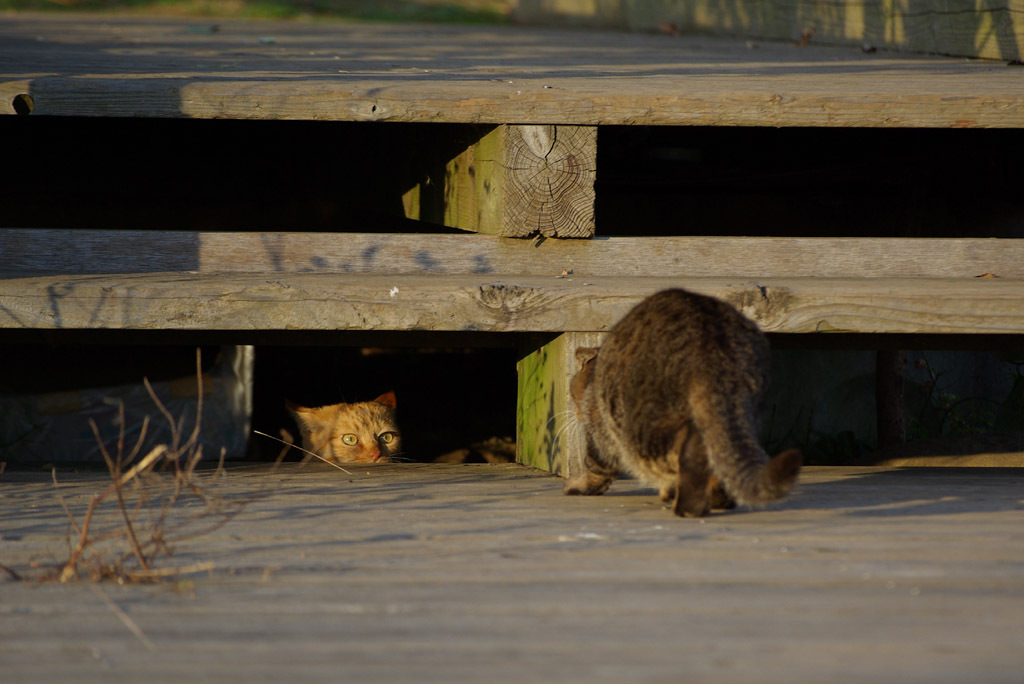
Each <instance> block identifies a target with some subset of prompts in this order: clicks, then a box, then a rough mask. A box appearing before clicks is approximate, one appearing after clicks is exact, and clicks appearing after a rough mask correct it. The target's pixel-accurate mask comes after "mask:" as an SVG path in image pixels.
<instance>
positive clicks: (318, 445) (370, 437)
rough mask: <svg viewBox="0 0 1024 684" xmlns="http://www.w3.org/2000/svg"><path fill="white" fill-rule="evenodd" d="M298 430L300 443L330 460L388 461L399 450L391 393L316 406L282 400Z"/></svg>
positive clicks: (398, 436) (338, 461)
mask: <svg viewBox="0 0 1024 684" xmlns="http://www.w3.org/2000/svg"><path fill="white" fill-rule="evenodd" d="M285 406H287V408H288V411H289V412H290V413H291V414H292V417H293V418H295V423H296V424H297V425H298V426H299V432H300V433H301V434H302V446H303V448H304V449H306V450H308V451H312V452H314V453H315V454H317V455H319V456H320V457H321V458H323V459H324V460H327V461H331V462H333V463H389V462H390V461H391V460H392V457H393V456H394V455H396V454H398V453H399V452H400V450H401V442H402V436H401V433H400V432H399V431H398V424H397V423H396V422H395V406H396V401H395V393H394V392H387V393H386V394H382V395H380V396H379V397H377V398H376V399H374V400H373V401H362V402H357V403H353V404H332V405H330V406H320V407H317V408H307V407H305V406H298V405H297V404H293V403H292V402H290V401H286V402H285Z"/></svg>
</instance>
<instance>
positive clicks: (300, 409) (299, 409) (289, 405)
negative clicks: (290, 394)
mask: <svg viewBox="0 0 1024 684" xmlns="http://www.w3.org/2000/svg"><path fill="white" fill-rule="evenodd" d="M284 407H285V408H286V409H288V410H289V411H290V412H292V413H309V412H310V411H312V410H313V409H309V408H306V407H305V406H299V405H298V404H296V403H295V402H294V401H288V400H287V399H285V400H284Z"/></svg>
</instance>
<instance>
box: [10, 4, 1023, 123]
mask: <svg viewBox="0 0 1024 684" xmlns="http://www.w3.org/2000/svg"><path fill="white" fill-rule="evenodd" d="M190 24H194V21H193V20H176V19H169V18H168V19H150V18H137V17H118V16H111V15H103V16H101V17H93V16H87V15H78V16H76V15H64V14H61V15H60V16H53V15H31V14H24V15H23V14H18V15H9V16H4V17H2V18H0V57H2V63H3V65H4V66H3V67H2V68H0V113H7V114H14V113H15V103H16V102H20V101H23V100H21V99H19V96H23V95H27V96H29V97H31V98H32V101H33V103H34V109H33V113H32V114H31V115H30V116H36V115H54V116H111V117H117V116H122V117H123V116H147V117H192V118H238V119H307V120H308V119H320V120H336V121H410V122H451V123H472V124H505V123H516V124H538V125H552V124H566V125H578V126H595V125H611V124H614V125H702V126H708V125H710V126H720V125H721V126H870V127H969V126H978V127H990V126H996V127H1017V128H1019V127H1024V79H1021V78H1020V74H1019V72H1018V71H1017V70H1016V69H1013V68H1008V67H1006V66H1004V65H1002V64H994V63H990V62H970V61H963V60H956V59H947V58H937V57H924V56H913V55H900V56H897V55H883V54H863V53H862V52H861V51H860V50H859V49H851V48H825V47H815V46H809V47H798V46H794V45H790V44H771V43H763V44H759V45H758V46H757V47H756V48H749V47H748V46H747V45H746V42H745V41H742V40H727V39H716V38H710V37H695V36H686V37H677V36H664V35H661V36H658V35H631V34H622V33H589V32H572V31H558V30H550V29H547V30H542V29H531V30H524V29H518V28H514V27H478V26H474V27H450V26H429V27H424V26H402V25H382V24H368V23H359V24H356V23H353V24H346V23H334V24H304V23H298V22H292V23H285V22H252V23H245V22H235V21H218V22H217V25H218V27H219V30H218V31H217V32H208V33H198V32H195V31H190V30H189V25H190ZM262 37H272V38H273V42H272V43H269V42H262V43H261V42H260V39H261V38H262ZM469 56H471V57H469Z"/></svg>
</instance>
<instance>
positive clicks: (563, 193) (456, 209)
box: [421, 125, 597, 238]
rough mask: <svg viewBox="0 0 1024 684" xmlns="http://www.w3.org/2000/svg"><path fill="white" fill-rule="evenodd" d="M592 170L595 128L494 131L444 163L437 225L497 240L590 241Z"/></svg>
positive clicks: (501, 128)
mask: <svg viewBox="0 0 1024 684" xmlns="http://www.w3.org/2000/svg"><path fill="white" fill-rule="evenodd" d="M596 170H597V128H596V127H594V126H509V125H502V126H497V127H496V128H494V129H493V130H491V131H489V132H488V133H486V134H485V135H483V136H482V137H481V138H480V139H479V140H478V141H477V142H476V143H475V144H472V145H470V146H469V147H468V148H467V149H466V150H465V151H463V152H462V153H461V154H459V155H458V156H457V157H456V158H455V159H453V160H451V161H450V162H449V163H448V164H447V166H446V169H445V178H444V193H443V194H444V199H443V202H444V219H443V221H444V225H446V226H451V227H453V228H461V229H463V230H467V231H472V232H475V233H485V234H488V235H500V236H503V237H518V238H525V237H532V236H534V235H543V236H545V237H563V238H564V237H572V238H589V237H593V235H594V178H595V175H596ZM421 197H422V194H421Z"/></svg>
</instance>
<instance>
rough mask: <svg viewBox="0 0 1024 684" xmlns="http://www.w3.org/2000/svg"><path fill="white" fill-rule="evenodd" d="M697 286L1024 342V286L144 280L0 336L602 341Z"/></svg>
mask: <svg viewBox="0 0 1024 684" xmlns="http://www.w3.org/2000/svg"><path fill="white" fill-rule="evenodd" d="M669 287H683V288H687V289H691V290H694V291H696V292H702V293H705V294H709V295H712V296H716V297H719V298H721V299H724V300H725V301H728V302H730V303H732V304H733V305H734V306H736V307H737V308H739V309H740V310H741V311H743V312H744V313H745V314H746V315H747V316H749V317H751V318H752V319H753V320H755V321H756V322H757V323H758V325H760V326H761V328H762V329H764V330H765V331H767V332H786V333H812V332H859V333H950V334H955V333H1002V334H1021V333H1024V280H1019V279H1015V280H1011V279H1003V278H993V279H988V278H967V279H960V278H957V279H937V278H902V279H900V278H855V279H839V278H763V279H758V280H756V281H755V280H750V279H746V278H693V277H675V278H672V277H635V278H628V277H608V276H605V277H593V278H589V277H565V278H559V277H550V276H515V275H443V276H439V275H369V274H354V275H342V274H282V275H279V276H269V275H261V274H256V275H246V274H167V273H153V274H138V275H130V274H125V275H111V276H70V275H62V276H59V277H54V276H46V277H29V278H9V279H6V280H0V327H3V328H35V329H94V330H95V329H125V330H243V331H244V330H253V331H256V330H293V329H294V330H427V331H433V330H438V331H491V332H557V333H561V332H602V331H606V330H608V329H609V327H610V326H611V325H612V324H614V322H615V321H617V320H618V319H619V318H621V317H622V316H623V315H625V313H626V312H627V311H628V310H629V309H630V308H631V307H632V306H634V305H636V304H637V303H638V302H639V301H640V300H641V299H642V298H643V297H645V296H647V295H649V294H652V293H653V292H656V291H658V290H661V289H665V288H669Z"/></svg>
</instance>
